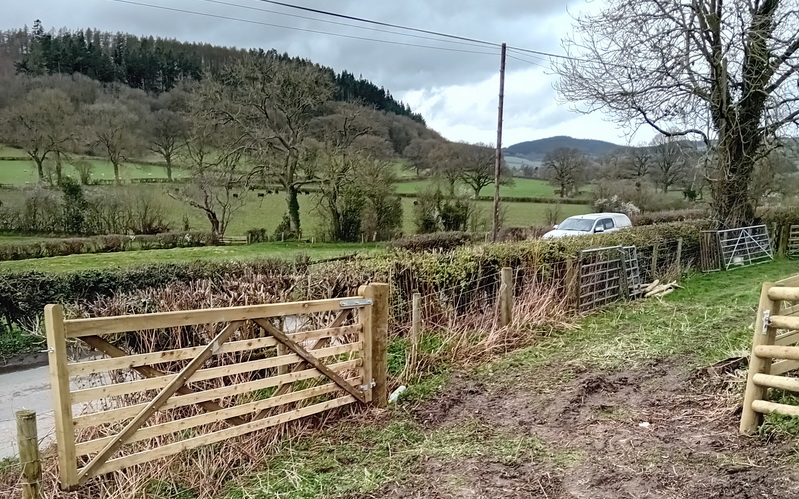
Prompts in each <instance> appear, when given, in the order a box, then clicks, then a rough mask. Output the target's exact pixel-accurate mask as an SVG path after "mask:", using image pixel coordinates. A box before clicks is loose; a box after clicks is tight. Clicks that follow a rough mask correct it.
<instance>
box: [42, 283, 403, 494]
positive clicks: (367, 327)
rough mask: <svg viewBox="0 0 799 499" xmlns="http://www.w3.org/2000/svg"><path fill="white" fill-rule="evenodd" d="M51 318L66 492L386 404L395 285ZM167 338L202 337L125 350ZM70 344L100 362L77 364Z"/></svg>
mask: <svg viewBox="0 0 799 499" xmlns="http://www.w3.org/2000/svg"><path fill="white" fill-rule="evenodd" d="M45 322H46V328H47V343H48V350H49V363H50V375H51V381H52V393H53V401H54V416H55V427H56V441H57V446H58V464H59V481H60V484H61V487H62V488H64V489H75V488H77V487H78V486H80V485H82V484H84V483H85V482H86V481H87V480H88V479H90V478H91V477H95V476H98V475H103V474H106V473H110V472H113V471H116V470H120V469H123V468H126V467H128V466H133V465H136V464H141V463H146V462H149V461H152V460H155V459H159V458H162V457H166V456H170V455H174V454H177V453H179V452H182V451H184V450H188V449H193V448H196V447H199V446H203V445H207V444H211V443H214V442H221V441H223V440H226V439H229V438H233V437H238V436H241V435H245V434H248V433H251V432H255V431H258V430H261V429H265V428H269V427H273V426H276V425H280V424H283V423H286V422H289V421H293V420H296V419H300V418H303V417H306V416H310V415H313V414H317V413H320V412H323V411H327V410H330V409H333V408H336V407H342V406H345V405H348V404H354V403H362V404H373V405H377V406H383V405H385V403H386V400H387V396H386V371H387V366H386V337H387V329H388V285H386V284H370V285H367V286H362V287H361V288H360V289H359V295H358V296H351V297H345V298H334V299H324V300H312V301H303V302H293V303H277V304H264V305H252V306H239V307H228V308H217V309H201V310H188V311H178V312H164V313H152V314H141V315H127V316H115V317H101V318H89V319H70V320H65V319H64V312H63V309H62V307H61V306H60V305H48V306H47V307H46V309H45ZM320 325H321V327H319V326H320ZM286 329H288V331H286ZM159 334H167V335H189V336H190V337H192V338H195V339H196V338H202V339H203V341H202V342H200V341H197V343H199V345H192V346H185V347H181V348H173V349H168V350H161V351H144V352H142V348H137V349H136V352H137V353H129V352H128V351H126V350H125V348H124V347H125V345H128V346H129V345H140V344H141V342H142V341H143V340H142V339H141V338H145V337H146V338H150V339H151V340H152V339H156V340H157V339H158V338H164V337H161V336H158V335H159ZM192 335H193V336H192ZM168 337H169V338H176V337H178V336H168ZM71 339H79V340H81V341H82V342H83V343H85V344H86V345H88V346H89V347H91V348H92V349H93V351H94V352H99V353H100V354H101V355H99V354H96V355H95V357H96V358H89V359H85V360H79V361H76V362H70V361H69V360H68V358H67V353H68V350H67V341H68V340H71ZM137 342H138V343H137ZM120 345H121V346H120ZM323 360H327V362H324V361H323ZM209 365H210V366H209ZM86 384H88V387H84V386H82V385H86ZM76 408H79V409H80V410H79V411H76V410H75V409H76ZM73 412H76V413H73ZM187 430H189V431H187ZM153 439H157V440H158V442H157V444H154V440H153Z"/></svg>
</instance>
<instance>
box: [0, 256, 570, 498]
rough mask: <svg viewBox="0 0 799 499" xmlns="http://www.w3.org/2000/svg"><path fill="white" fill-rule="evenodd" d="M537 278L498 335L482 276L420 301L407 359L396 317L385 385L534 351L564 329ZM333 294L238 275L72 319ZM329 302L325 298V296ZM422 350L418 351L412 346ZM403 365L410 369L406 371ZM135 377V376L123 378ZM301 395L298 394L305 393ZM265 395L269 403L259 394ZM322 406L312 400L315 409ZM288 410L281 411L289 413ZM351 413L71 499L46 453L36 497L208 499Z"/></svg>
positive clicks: (6, 481)
mask: <svg viewBox="0 0 799 499" xmlns="http://www.w3.org/2000/svg"><path fill="white" fill-rule="evenodd" d="M534 280H535V276H532V277H528V278H524V279H522V278H520V280H519V282H520V285H518V286H517V296H516V299H515V304H514V320H513V323H512V324H511V325H510V326H507V327H501V326H499V324H498V322H497V319H496V315H497V314H496V293H497V288H498V279H497V276H496V275H483V276H480V277H479V280H477V281H476V282H473V283H468V284H470V285H465V286H458V287H457V288H451V289H433V288H427V289H426V290H427V291H428V294H427V295H426V296H425V298H426V300H425V302H424V303H425V313H424V316H423V335H424V336H425V338H417V339H416V341H415V352H416V354H415V356H413V357H411V352H412V348H413V346H414V340H412V339H409V338H407V335H408V331H409V329H410V328H409V326H408V323H407V319H408V317H407V314H405V313H403V311H402V310H399V309H396V311H397V316H396V317H395V318H394V322H395V323H396V326H397V327H396V328H393V330H394V332H395V333H396V335H397V336H396V338H395V339H403V340H406V341H408V343H407V344H406V348H405V351H406V352H405V353H406V362H405V366H404V369H403V370H402V371H401V372H400V373H399V374H395V375H393V376H392V377H391V379H390V384H391V385H392V387H393V386H396V385H398V384H400V383H402V382H407V381H408V380H411V379H417V380H418V379H419V378H421V377H423V376H424V375H426V374H429V373H433V372H438V371H440V369H441V368H442V366H447V367H456V366H457V367H462V366H469V365H474V364H477V363H480V362H484V361H485V360H487V359H490V358H494V357H496V356H498V355H500V354H503V353H505V352H507V351H509V350H513V349H516V348H519V347H522V346H526V345H530V344H532V343H533V342H534V341H535V340H536V339H537V338H539V337H540V333H541V332H546V331H548V330H549V329H551V328H552V327H563V326H564V325H566V324H568V322H569V310H568V307H566V306H564V303H563V289H562V286H560V287H557V286H553V285H552V283H549V284H548V285H543V284H541V283H539V282H533V281H534ZM336 286H338V287H339V289H331V288H330V286H329V285H328V286H325V285H323V284H320V283H314V282H311V281H310V280H309V279H308V278H307V276H305V275H302V274H299V273H297V274H284V273H280V272H275V273H274V274H271V275H262V274H256V273H251V274H246V275H244V276H243V277H241V278H239V279H237V280H236V281H231V282H228V283H227V284H226V285H225V286H217V285H214V284H213V283H211V282H210V281H196V282H190V283H180V284H176V285H170V286H166V287H164V288H159V289H149V290H143V291H138V292H135V293H128V294H118V295H115V296H112V297H107V298H101V299H99V300H97V301H94V302H92V303H84V304H80V305H79V306H77V307H75V308H74V309H73V310H72V311H71V313H72V315H74V316H93V317H96V316H108V315H121V314H131V313H143V312H155V311H169V310H185V309H194V308H210V307H226V306H236V305H246V304H254V303H271V302H281V301H288V300H291V299H293V298H294V297H296V296H307V295H315V296H319V295H327V296H331V295H332V294H333V293H334V292H335V291H338V292H339V295H341V294H346V293H341V292H342V291H347V289H346V288H347V287H348V286H341V284H340V283H338V284H336ZM328 293H330V294H328ZM332 320H333V316H332V315H331V314H329V313H328V314H319V315H318V316H314V317H311V320H310V321H308V322H306V323H304V324H303V325H302V326H301V327H302V328H305V329H311V328H315V327H319V326H323V325H326V324H329V323H330V322H331V321H332ZM216 331H217V329H216V328H214V327H211V326H210V325H204V326H193V327H181V328H173V329H170V330H164V331H142V332H139V333H136V334H133V333H128V334H121V335H117V336H116V337H115V338H112V341H113V342H114V343H115V344H116V345H117V346H119V347H120V348H123V349H125V350H126V351H128V352H130V353H140V352H148V351H158V350H168V349H176V348H184V347H188V346H196V345H201V344H206V343H207V342H208V341H210V339H211V338H212V337H213V335H214V334H215V333H216ZM238 334H239V336H237V337H236V339H244V338H251V337H257V336H259V335H262V334H264V333H263V332H262V331H260V328H255V327H247V328H244V329H243V330H242V331H240V332H239V333H238ZM425 342H426V343H427V345H420V343H425ZM259 355H262V356H270V355H275V353H274V352H271V353H265V352H261V353H260V354H259ZM247 360H254V357H253V353H252V352H250V353H247V354H244V355H242V354H231V355H224V356H217V357H215V358H214V361H213V363H209V364H208V365H206V366H205V367H214V366H218V365H225V364H230V363H236V362H242V361H247ZM408 361H410V362H408ZM186 362H187V361H181V362H172V363H168V364H160V365H159V366H158V368H159V369H160V370H162V371H165V372H176V371H177V370H179V369H180V368H182V367H183V366H184V365H185V363H186ZM273 371H274V370H265V371H260V372H251V373H246V374H243V375H237V376H235V377H226V378H220V379H217V380H211V381H206V382H203V384H202V386H197V388H202V389H208V388H214V387H216V386H223V385H229V384H233V383H239V382H246V381H251V380H253V379H259V378H264V377H269V376H273V375H275V374H277V373H276V371H274V372H273ZM131 376H134V377H131ZM131 379H138V378H137V376H136V375H131V373H130V372H127V371H117V372H113V373H111V381H113V382H123V381H130V380H131ZM108 381H109V380H108V378H107V377H106V378H105V379H98V378H95V379H84V380H82V383H83V386H84V387H85V386H90V385H95V384H97V383H107V382H108ZM307 387H308V386H303V388H307ZM152 395H153V394H152V393H137V394H131V395H126V396H122V397H116V398H114V399H113V400H110V399H105V400H103V401H102V403H101V404H100V405H97V406H95V407H94V408H93V409H95V410H100V411H102V410H107V409H111V408H115V407H120V406H126V405H131V404H137V403H142V402H144V401H147V400H150V399H151V397H152ZM263 395H268V394H263ZM250 400H252V397H250V398H249V399H242V398H241V397H237V398H230V399H226V400H220V401H219V403H220V405H223V406H231V405H234V404H237V403H243V402H246V401H250ZM319 401H321V400H319V399H315V400H314V402H319ZM292 408H295V407H288V408H287V409H292ZM357 410H358V408H357V407H350V408H344V409H340V410H338V411H332V412H328V413H326V414H325V415H324V416H323V417H312V418H306V419H304V420H302V421H298V422H293V423H290V424H286V425H282V426H279V427H275V428H271V429H269V430H263V431H258V432H255V433H251V434H249V435H246V436H244V437H241V438H236V439H232V440H228V441H225V442H222V443H219V444H214V445H210V446H206V447H201V448H199V449H195V450H192V451H187V452H183V453H181V454H178V455H176V456H173V457H170V458H165V459H160V460H157V461H154V462H151V463H147V464H143V465H138V466H134V467H131V468H127V469H125V470H122V471H118V472H115V473H112V474H109V475H107V476H105V477H103V479H93V480H90V481H89V483H88V484H87V486H85V487H83V488H82V489H80V490H79V491H77V492H71V493H68V492H62V491H59V490H58V488H57V486H56V484H57V470H56V462H55V453H54V449H53V448H52V447H51V448H49V449H47V450H46V452H45V455H44V458H43V466H44V482H45V486H44V490H45V494H44V497H46V498H69V499H88V498H105V497H108V498H111V497H113V498H122V499H127V498H131V499H132V498H139V497H161V498H167V497H169V498H182V497H187V498H188V497H212V496H215V495H218V494H220V493H222V492H223V491H224V489H225V487H226V484H229V483H231V482H232V481H235V479H236V478H237V477H241V476H244V475H248V474H250V473H252V472H254V471H256V470H257V469H259V467H262V466H263V463H264V462H266V461H268V459H269V456H270V451H272V450H273V449H274V448H275V444H276V443H278V442H281V441H284V440H285V439H286V438H287V437H292V436H296V435H299V434H301V433H305V432H308V431H313V429H314V428H316V427H318V425H319V424H320V423H321V422H322V421H324V420H325V419H327V418H336V417H338V416H339V415H340V414H342V413H346V412H350V411H357ZM200 412H201V410H200V409H198V408H191V407H189V408H180V409H173V410H168V411H161V412H159V413H157V414H156V416H154V417H153V418H151V419H150V420H149V421H148V426H149V425H154V424H158V423H162V422H165V421H170V420H174V419H179V418H184V417H187V416H191V415H195V414H199V413H200ZM121 427H122V425H121V424H120V423H114V424H110V423H109V424H105V425H102V426H97V427H92V428H87V429H85V430H83V431H81V432H79V435H78V440H79V441H86V440H91V439H95V438H98V437H102V436H106V435H112V434H115V433H116V432H118V431H119V430H120V429H121ZM222 427H224V423H218V424H216V425H208V426H204V427H199V428H197V429H195V430H192V432H194V431H196V433H185V432H184V433H178V434H173V435H167V436H164V437H159V438H155V439H150V440H145V441H142V442H137V443H134V444H131V445H128V446H126V447H125V448H124V449H125V454H126V455H127V454H131V453H134V452H141V451H146V450H147V449H153V448H157V447H159V446H162V445H166V444H169V443H172V442H175V441H179V440H182V439H185V438H186V437H188V436H192V435H195V434H201V433H207V432H210V431H214V430H216V429H221V428H222ZM18 473H19V470H18V468H16V467H15V466H10V467H7V468H5V469H3V470H0V496H4V497H5V496H12V495H13V494H14V491H15V490H18V489H17V486H18V484H17V480H18Z"/></svg>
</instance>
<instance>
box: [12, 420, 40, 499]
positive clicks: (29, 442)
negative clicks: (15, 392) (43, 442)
mask: <svg viewBox="0 0 799 499" xmlns="http://www.w3.org/2000/svg"><path fill="white" fill-rule="evenodd" d="M16 416H17V442H18V444H19V463H20V465H22V499H40V497H41V482H42V463H41V462H40V461H39V435H38V431H37V430H36V412H35V411H17V413H16Z"/></svg>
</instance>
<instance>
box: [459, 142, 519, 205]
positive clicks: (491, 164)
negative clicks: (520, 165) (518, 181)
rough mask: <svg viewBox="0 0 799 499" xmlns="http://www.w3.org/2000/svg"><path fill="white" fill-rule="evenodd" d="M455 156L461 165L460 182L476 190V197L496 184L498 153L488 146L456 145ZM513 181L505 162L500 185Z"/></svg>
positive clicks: (503, 162)
mask: <svg viewBox="0 0 799 499" xmlns="http://www.w3.org/2000/svg"><path fill="white" fill-rule="evenodd" d="M455 155H456V159H457V161H458V163H459V165H458V166H459V168H458V170H459V173H460V180H461V182H463V183H464V184H466V185H468V186H469V187H471V188H472V190H474V197H475V198H477V197H479V196H480V191H481V190H482V189H483V188H484V187H486V186H489V185H491V184H493V183H494V168H495V166H496V165H495V157H496V151H495V150H494V148H492V147H490V146H488V145H486V144H464V143H460V144H455ZM512 181H513V177H512V176H511V172H510V170H508V167H507V165H506V164H505V161H502V167H501V169H500V185H502V184H508V183H511V182H512Z"/></svg>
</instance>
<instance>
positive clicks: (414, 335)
mask: <svg viewBox="0 0 799 499" xmlns="http://www.w3.org/2000/svg"><path fill="white" fill-rule="evenodd" d="M421 335H422V295H421V293H418V292H416V293H414V294H413V300H412V308H411V338H410V340H411V347H410V353H409V355H408V361H407V364H406V366H405V370H406V372H408V373H411V372H413V373H416V362H417V360H418V357H419V338H420V337H421ZM411 369H413V371H411Z"/></svg>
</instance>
